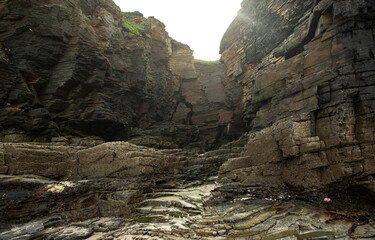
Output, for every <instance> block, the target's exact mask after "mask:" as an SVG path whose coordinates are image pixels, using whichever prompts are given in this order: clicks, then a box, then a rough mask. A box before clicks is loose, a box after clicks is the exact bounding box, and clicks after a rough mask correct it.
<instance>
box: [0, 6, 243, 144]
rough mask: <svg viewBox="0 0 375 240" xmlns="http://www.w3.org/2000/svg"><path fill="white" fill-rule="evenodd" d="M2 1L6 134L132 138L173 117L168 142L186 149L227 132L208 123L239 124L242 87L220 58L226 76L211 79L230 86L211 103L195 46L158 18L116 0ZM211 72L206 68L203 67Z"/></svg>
mask: <svg viewBox="0 0 375 240" xmlns="http://www.w3.org/2000/svg"><path fill="white" fill-rule="evenodd" d="M0 7H1V11H0V14H1V15H0V26H1V32H0V44H1V47H0V49H1V50H0V51H1V63H0V64H1V68H0V69H1V78H2V79H1V82H2V84H1V95H0V108H1V109H0V126H1V130H8V131H4V132H3V136H4V137H6V136H9V135H12V134H15V133H22V134H25V135H27V136H33V137H37V136H42V137H45V138H46V140H47V141H49V140H50V139H51V138H52V137H55V136H71V135H73V136H98V137H101V138H103V139H104V140H106V141H109V140H125V139H129V138H131V137H134V136H140V135H142V136H143V135H147V134H153V135H158V136H160V132H161V131H163V127H158V126H156V127H155V125H157V124H159V123H163V124H164V125H165V123H166V122H169V124H167V125H168V128H169V129H177V130H175V131H171V132H170V133H169V136H168V138H167V139H163V140H168V141H170V142H177V143H178V146H180V147H184V146H185V145H188V143H189V142H192V141H193V140H200V141H201V142H202V143H203V147H202V148H203V149H204V148H210V147H211V146H212V143H213V142H215V140H216V135H218V136H219V135H220V134H221V133H218V134H216V129H215V134H214V133H211V132H210V133H208V135H207V136H205V129H207V128H210V129H212V132H213V131H214V130H213V129H214V128H216V127H217V126H218V123H219V122H220V124H221V125H223V126H225V125H227V124H229V123H230V122H231V121H232V119H231V117H228V116H229V115H228V114H230V113H228V111H229V112H233V111H234V110H235V109H236V107H237V105H238V104H237V102H233V101H235V100H236V99H235V98H233V97H231V96H232V95H233V94H234V93H233V92H231V89H233V88H236V87H237V88H238V89H240V87H239V86H237V85H236V84H234V83H232V82H230V81H228V80H227V79H226V78H225V76H224V75H223V74H222V73H223V72H224V68H223V66H219V65H220V64H218V66H217V67H218V69H219V70H218V71H219V72H220V73H218V74H217V75H213V76H212V77H213V78H216V79H217V80H214V81H216V82H217V84H219V85H221V86H219V88H218V89H216V90H219V91H220V93H219V94H220V95H221V98H220V99H208V98H207V97H206V96H205V92H204V91H205V90H204V87H205V85H203V84H202V83H201V81H200V80H198V74H199V73H198V71H197V70H196V69H195V65H194V58H193V56H192V53H193V51H192V50H191V49H190V48H189V47H188V46H187V45H184V44H181V43H179V42H177V41H175V40H173V39H172V38H170V37H169V36H168V33H167V32H166V31H165V27H164V24H163V23H161V22H160V21H158V20H156V19H155V18H148V19H145V18H143V16H142V14H140V13H137V12H135V13H121V12H120V9H119V8H118V7H117V6H116V5H115V4H114V3H113V2H112V1H110V0H106V1H98V0H71V1H64V2H61V1H54V0H49V1H46V2H43V3H41V2H40V1H22V0H16V1H2V3H1V5H0ZM205 71H206V70H205V66H202V67H201V68H200V70H199V72H205ZM207 71H213V70H212V68H209V67H208V69H207ZM222 75H223V76H222ZM189 81H190V83H189ZM189 84H193V85H195V90H194V93H190V92H189V91H188V90H186V87H190V86H188V85H189ZM236 91H237V89H236V90H235V91H234V92H236ZM189 94H193V95H194V96H190V95H189ZM226 96H228V97H226ZM227 99H228V101H227ZM211 100H212V101H213V102H210V101H211ZM189 101H191V102H189ZM203 105H204V106H203ZM219 105H220V106H219ZM205 107H206V108H210V109H211V110H213V111H214V112H212V116H211V117H210V118H211V120H207V119H205V117H203V116H200V114H201V113H202V112H201V111H202V108H205ZM195 109H197V110H195ZM219 112H220V113H221V115H220V114H219ZM223 114H224V115H225V120H224V118H223V117H221V118H220V116H223ZM174 120H175V123H173V121H174ZM176 125H178V126H176ZM214 125H215V126H214ZM149 128H152V129H153V130H150V131H148V132H144V130H147V129H149ZM155 128H156V130H155ZM160 128H162V130H160ZM199 130H202V134H200V133H199ZM155 131H156V133H155ZM150 132H151V133H150ZM165 135H168V134H165ZM179 135H180V137H178V136H179ZM176 136H177V137H176ZM233 137H234V136H233ZM23 139H25V138H23ZM21 141H22V139H21ZM23 141H25V140H23ZM160 141H162V140H159V142H160ZM148 142H150V141H148ZM155 145H157V144H155ZM159 145H162V144H159ZM201 146H202V145H201Z"/></svg>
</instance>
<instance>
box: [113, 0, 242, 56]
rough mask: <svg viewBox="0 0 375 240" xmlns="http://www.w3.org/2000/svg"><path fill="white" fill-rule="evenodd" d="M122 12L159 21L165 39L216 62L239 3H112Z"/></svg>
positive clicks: (133, 0) (238, 0)
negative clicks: (186, 45)
mask: <svg viewBox="0 0 375 240" xmlns="http://www.w3.org/2000/svg"><path fill="white" fill-rule="evenodd" d="M114 1H115V3H116V4H117V5H118V6H119V7H120V8H121V10H122V11H124V12H133V11H139V12H141V13H143V15H144V16H145V17H146V18H147V17H149V16H154V17H155V18H156V19H159V20H160V21H162V22H163V23H164V24H165V26H166V30H167V31H168V33H169V36H171V37H172V38H174V39H176V40H177V41H179V42H182V43H185V44H188V45H189V46H190V48H191V49H192V50H194V57H195V58H196V59H201V60H211V61H213V60H218V59H220V55H219V46H220V41H221V38H222V36H223V35H224V33H225V31H226V29H227V28H228V26H229V24H230V23H231V22H232V21H233V20H234V18H235V17H236V16H237V12H238V10H240V8H241V2H242V0H184V1H182V0H114Z"/></svg>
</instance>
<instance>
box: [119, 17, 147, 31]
mask: <svg viewBox="0 0 375 240" xmlns="http://www.w3.org/2000/svg"><path fill="white" fill-rule="evenodd" d="M130 14H136V15H140V16H143V15H142V13H140V12H138V11H135V12H121V16H122V23H123V25H124V27H125V29H126V30H128V31H129V32H130V33H131V34H132V35H136V36H139V35H141V32H143V31H144V30H145V28H146V27H147V23H146V22H142V23H140V24H137V23H131V22H129V21H128V19H129V15H130Z"/></svg>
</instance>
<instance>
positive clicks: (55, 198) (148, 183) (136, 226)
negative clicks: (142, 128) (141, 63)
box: [0, 140, 375, 240]
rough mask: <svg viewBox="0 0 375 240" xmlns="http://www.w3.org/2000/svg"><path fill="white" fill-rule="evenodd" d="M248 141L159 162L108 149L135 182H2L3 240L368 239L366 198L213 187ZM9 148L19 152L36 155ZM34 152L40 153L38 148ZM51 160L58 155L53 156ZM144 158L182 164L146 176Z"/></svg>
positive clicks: (135, 150) (133, 149)
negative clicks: (119, 157) (221, 170)
mask: <svg viewBox="0 0 375 240" xmlns="http://www.w3.org/2000/svg"><path fill="white" fill-rule="evenodd" d="M245 142H246V141H244V140H239V141H236V142H232V143H230V144H227V145H224V146H222V147H221V148H220V149H218V150H215V151H211V152H207V153H205V154H200V155H198V154H194V153H186V152H185V153H184V152H183V151H181V150H178V149H176V150H167V151H165V150H163V151H162V152H163V154H161V153H160V150H156V149H147V148H146V147H137V146H135V145H131V144H129V143H111V146H112V147H113V148H118V149H123V151H125V152H127V153H129V154H130V155H131V156H133V157H135V156H137V159H138V163H139V164H137V165H136V166H134V167H133V168H134V169H133V170H132V171H135V172H138V173H140V174H139V175H138V176H134V177H121V178H102V177H100V174H101V172H100V169H103V168H97V171H96V172H95V173H93V174H95V175H96V176H97V177H99V178H97V177H96V178H92V177H89V178H88V179H87V180H85V179H84V178H86V177H87V176H86V177H82V176H80V175H75V176H73V177H72V176H71V177H70V178H69V179H68V178H67V177H66V176H65V177H62V178H63V179H62V180H53V179H51V178H47V177H41V176H37V175H18V176H14V175H13V176H12V175H1V176H0V202H1V224H0V225H1V228H0V239H4V240H5V239H7V240H8V239H9V240H10V239H51V240H52V239H54V240H56V239H103V240H104V239H371V238H375V222H374V221H373V219H372V218H373V216H374V215H373V213H374V209H373V205H372V203H371V201H370V200H369V201H367V202H366V201H364V196H358V197H357V198H356V197H355V196H344V195H340V194H339V193H338V192H337V191H335V192H330V191H328V190H327V191H326V192H324V193H323V192H322V191H311V192H309V193H298V192H293V191H290V190H288V189H287V188H286V187H284V188H282V187H278V188H275V187H272V186H268V187H265V186H263V187H259V186H252V187H250V186H247V187H243V186H241V185H240V184H239V183H236V182H232V183H224V184H223V183H220V182H222V181H220V179H218V176H217V174H218V170H219V167H220V166H221V165H222V163H223V162H226V161H228V160H230V159H234V158H238V157H240V156H241V155H242V154H243V146H244V144H245ZM8 145H9V146H7V147H8V148H9V147H10V146H13V147H14V148H16V149H18V151H22V150H24V148H27V149H29V151H31V150H30V149H34V150H33V151H35V148H36V146H33V147H31V146H30V145H29V146H20V144H8ZM14 145H15V146H14ZM124 146H127V147H128V148H129V149H127V150H126V148H124ZM7 147H5V148H4V149H5V153H4V156H6V155H7V152H6V149H7ZM58 147H59V148H61V146H58ZM65 147H66V146H65ZM38 148H39V151H42V150H40V149H43V148H45V146H44V147H42V146H38ZM48 148H56V146H55V147H52V146H48ZM80 148H81V149H80V150H79V151H91V152H95V153H96V154H98V155H99V153H101V152H103V148H105V149H108V143H106V144H102V145H99V146H97V147H91V148H86V149H83V150H82V148H83V147H80ZM96 148H99V150H96ZM144 150H148V152H144ZM13 151H16V150H14V149H13ZM43 151H46V150H45V149H44V150H43ZM114 151H116V150H114ZM152 151H154V154H152ZM158 152H159V154H156V153H158ZM49 153H50V155H49V156H51V155H59V152H56V151H54V152H49ZM39 154H40V152H39ZM75 155H76V156H78V155H80V154H79V153H78V154H77V153H75ZM150 155H152V156H153V158H154V160H153V161H154V162H155V161H158V160H159V161H160V160H162V159H165V158H166V156H172V155H173V156H176V155H179V156H183V157H181V158H180V159H179V160H178V161H177V162H180V161H181V163H180V164H176V163H173V165H174V168H173V169H170V171H168V170H166V171H164V172H161V173H157V172H154V173H152V177H150V176H149V175H147V173H146V175H142V174H141V173H142V168H143V167H142V166H143V165H144V164H143V163H145V162H147V161H148V158H149V157H150ZM112 156H113V155H112ZM30 159H32V157H31V158H30ZM97 159H99V158H97ZM132 161H134V159H132ZM186 161H187V162H188V163H189V164H186ZM122 162H126V160H124V158H123V160H122ZM114 165H116V164H114ZM30 166H32V165H30ZM94 166H95V163H94V165H91V167H94ZM94 168H95V167H94ZM128 169H131V168H128ZM46 173H48V171H46ZM66 173H68V174H70V173H71V172H70V171H67V172H66ZM40 175H45V174H43V173H40ZM64 178H66V180H64ZM74 178H76V179H77V180H74ZM345 193H346V194H347V191H346V192H345ZM357 193H359V192H357ZM356 201H358V202H356ZM345 204H350V205H351V206H350V207H348V206H345Z"/></svg>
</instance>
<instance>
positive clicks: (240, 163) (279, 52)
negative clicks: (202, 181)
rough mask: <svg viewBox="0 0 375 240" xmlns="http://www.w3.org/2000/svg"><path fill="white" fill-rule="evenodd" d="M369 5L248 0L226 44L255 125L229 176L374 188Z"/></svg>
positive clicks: (231, 71)
mask: <svg viewBox="0 0 375 240" xmlns="http://www.w3.org/2000/svg"><path fill="white" fill-rule="evenodd" d="M374 16H375V5H374V2H373V1H365V0H363V1H362V0H361V1H329V0H322V1H287V2H285V1H262V2H260V1H253V0H245V1H244V2H243V3H242V9H241V10H240V12H239V14H238V16H237V18H236V19H235V20H234V22H233V23H232V25H231V26H230V27H229V29H228V31H227V33H226V34H225V36H224V37H223V40H222V43H221V53H222V60H223V61H224V63H225V64H226V66H227V69H228V72H227V74H228V76H229V77H230V78H231V79H232V80H234V81H237V82H239V83H241V84H242V85H243V87H244V96H243V100H242V101H243V105H244V108H243V113H244V121H245V122H246V125H247V126H248V128H249V130H250V134H249V141H248V144H247V146H246V147H245V151H244V153H243V156H242V157H241V158H238V159H233V160H231V161H228V162H226V163H225V164H224V165H223V166H222V167H221V177H222V178H223V181H224V182H225V181H227V180H228V181H238V182H241V183H242V184H244V185H254V184H271V185H273V184H275V185H278V184H286V185H287V186H289V187H291V188H292V189H295V190H306V189H313V188H321V187H324V186H325V187H326V186H328V185H331V184H339V185H340V184H341V185H342V186H345V187H353V188H357V189H362V188H364V189H367V191H368V192H371V193H374V191H373V190H374V182H373V180H372V178H373V175H374V173H375V172H374V166H375V160H374V146H375V145H374V144H375V141H374V133H375V124H374V123H375V115H374V110H375V91H374V89H375V88H374V80H373V79H374V70H375V60H374V54H373V52H374V47H375V45H374V33H373V31H374V25H373V21H374V19H375V18H374Z"/></svg>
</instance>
